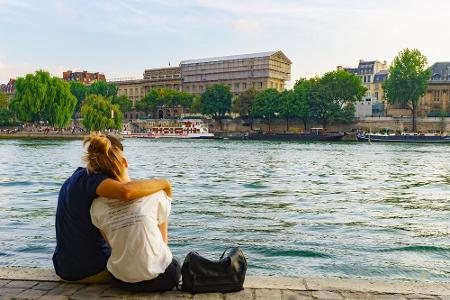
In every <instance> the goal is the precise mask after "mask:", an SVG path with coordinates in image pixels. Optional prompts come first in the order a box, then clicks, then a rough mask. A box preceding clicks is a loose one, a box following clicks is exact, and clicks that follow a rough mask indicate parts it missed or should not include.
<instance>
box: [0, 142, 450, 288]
mask: <svg viewBox="0 0 450 300" xmlns="http://www.w3.org/2000/svg"><path fill="white" fill-rule="evenodd" d="M124 145H125V154H126V156H127V158H128V160H129V164H130V169H129V173H130V176H131V177H132V178H151V177H167V178H169V179H170V180H171V181H172V183H173V186H174V201H173V207H172V208H173V210H172V215H171V219H170V226H169V240H170V246H171V248H172V251H173V253H174V255H175V256H177V257H179V258H181V259H183V258H184V256H185V255H186V254H187V253H188V252H189V251H191V250H195V251H198V252H199V253H200V254H203V255H204V256H207V257H209V258H218V256H219V255H220V254H221V252H222V251H223V250H224V249H225V248H226V247H227V246H232V245H239V246H240V247H242V249H243V250H244V252H245V253H246V255H247V256H248V262H249V269H248V274H252V275H283V276H299V277H303V276H308V277H332V276H336V277H348V278H384V279H419V280H432V281H449V280H450V147H448V146H446V145H418V144H395V145H391V144H372V145H369V144H365V143H295V142H259V141H258V142H256V141H255V142H253V141H217V140H125V141H124ZM82 154H83V149H82V143H81V141H43V140H41V141H38V140H0V266H6V265H8V266H11V265H14V266H33V267H51V266H52V264H51V255H52V252H53V249H54V246H55V232H54V215H55V209H56V203H57V194H58V190H59V188H60V186H61V184H62V183H63V182H64V180H65V179H66V178H67V177H68V176H70V174H71V173H72V172H73V171H74V170H75V169H76V167H77V166H80V165H81V164H82V162H81V156H82Z"/></svg>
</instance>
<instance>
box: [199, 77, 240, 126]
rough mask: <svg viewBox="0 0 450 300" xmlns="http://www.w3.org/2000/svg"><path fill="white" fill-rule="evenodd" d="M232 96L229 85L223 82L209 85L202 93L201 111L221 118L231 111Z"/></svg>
mask: <svg viewBox="0 0 450 300" xmlns="http://www.w3.org/2000/svg"><path fill="white" fill-rule="evenodd" d="M232 98H233V94H231V91H230V87H229V86H227V85H223V84H214V85H212V86H209V87H208V88H207V89H206V91H205V92H204V93H203V94H202V95H201V112H202V114H204V115H208V116H211V117H212V118H213V119H215V120H220V119H222V118H223V117H224V116H225V115H226V114H227V113H229V112H230V111H231V99H232Z"/></svg>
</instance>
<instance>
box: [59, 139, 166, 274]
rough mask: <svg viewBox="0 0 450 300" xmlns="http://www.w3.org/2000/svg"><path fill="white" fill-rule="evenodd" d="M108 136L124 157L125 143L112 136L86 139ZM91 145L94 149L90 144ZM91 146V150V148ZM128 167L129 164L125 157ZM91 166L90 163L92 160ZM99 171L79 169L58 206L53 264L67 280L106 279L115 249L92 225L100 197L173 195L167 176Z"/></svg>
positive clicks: (64, 186) (60, 192) (122, 197)
mask: <svg viewBox="0 0 450 300" xmlns="http://www.w3.org/2000/svg"><path fill="white" fill-rule="evenodd" d="M93 137H95V138H96V139H100V138H101V139H106V138H107V139H108V141H109V143H110V144H109V148H107V151H106V152H107V153H109V152H108V151H110V149H111V148H113V147H114V148H115V150H114V151H116V150H117V151H119V152H117V153H120V155H121V156H122V157H123V154H122V151H123V146H122V144H121V143H120V142H119V141H118V140H117V139H115V138H113V137H111V136H105V135H103V134H96V135H95V134H94V135H91V137H88V138H86V140H85V144H86V141H87V142H89V141H91V144H92V139H93ZM90 148H92V147H91V146H90ZM90 148H89V150H88V151H90V150H91V149H90ZM94 150H95V149H94ZM123 162H124V167H128V163H127V161H126V160H125V158H124V157H123ZM88 166H89V163H88ZM104 173H106V172H101V170H99V171H95V170H94V171H93V172H92V171H88V170H87V169H86V168H81V167H80V168H78V169H76V171H75V172H74V173H73V174H72V176H70V177H69V178H68V179H67V180H66V181H65V182H64V184H63V185H62V187H61V190H60V191H59V196H58V206H57V209H56V222H55V226H56V249H55V252H54V254H53V265H54V267H55V271H56V274H58V276H60V277H61V278H62V279H64V280H67V281H84V282H95V281H102V280H103V279H101V276H100V277H99V276H96V275H99V274H107V272H105V271H106V263H107V260H108V258H109V256H110V253H111V249H110V248H109V246H108V244H107V242H106V241H105V239H104V238H103V237H102V235H101V233H100V232H99V230H98V229H97V228H96V227H95V226H94V225H93V224H92V222H91V217H90V212H89V210H90V208H91V204H92V201H93V200H94V199H95V198H97V197H98V196H102V197H106V198H114V199H121V200H124V201H130V200H133V199H137V198H141V197H144V196H147V195H150V194H153V193H155V192H158V191H160V190H164V191H165V192H166V194H167V195H168V196H169V197H172V187H171V185H170V183H169V181H167V180H166V179H145V180H135V181H130V182H128V183H121V182H120V181H118V180H116V179H112V178H111V177H112V176H107V175H105V174H104Z"/></svg>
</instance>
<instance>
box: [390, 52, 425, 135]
mask: <svg viewBox="0 0 450 300" xmlns="http://www.w3.org/2000/svg"><path fill="white" fill-rule="evenodd" d="M427 64H428V63H427V58H426V57H425V56H424V55H423V54H422V53H420V51H419V50H417V49H405V50H403V51H401V52H400V53H399V54H398V55H397V56H396V57H395V58H394V61H393V62H392V65H391V67H390V69H389V76H388V78H387V79H386V81H385V82H384V84H383V89H384V92H385V94H386V98H387V100H388V102H389V103H399V104H403V105H407V106H408V107H409V109H410V110H411V114H412V123H413V124H412V127H413V131H414V132H416V130H417V124H416V118H417V108H418V107H419V101H420V97H421V96H423V95H424V94H425V92H426V90H427V87H428V80H429V79H430V77H431V70H430V69H429V68H427Z"/></svg>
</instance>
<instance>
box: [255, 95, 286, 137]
mask: <svg viewBox="0 0 450 300" xmlns="http://www.w3.org/2000/svg"><path fill="white" fill-rule="evenodd" d="M280 98H281V97H280V93H279V92H278V91H277V90H276V89H266V90H264V91H262V92H260V93H258V94H257V95H256V99H255V103H254V105H253V108H252V115H253V116H254V117H260V118H263V119H265V120H267V122H268V124H269V131H270V125H271V121H272V119H273V118H274V117H276V116H277V114H278V113H280V111H281V109H282V108H281V99H280Z"/></svg>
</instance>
